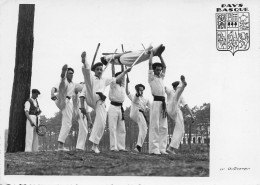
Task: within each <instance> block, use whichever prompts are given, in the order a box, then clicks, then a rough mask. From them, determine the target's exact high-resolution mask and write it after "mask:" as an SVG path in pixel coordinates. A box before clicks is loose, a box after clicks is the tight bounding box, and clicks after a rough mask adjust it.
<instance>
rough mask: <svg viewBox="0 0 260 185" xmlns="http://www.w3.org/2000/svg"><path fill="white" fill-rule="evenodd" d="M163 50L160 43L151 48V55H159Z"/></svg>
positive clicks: (163, 47)
mask: <svg viewBox="0 0 260 185" xmlns="http://www.w3.org/2000/svg"><path fill="white" fill-rule="evenodd" d="M164 50H165V46H163V45H162V44H161V45H160V46H158V47H156V48H153V55H154V56H161V55H162V52H163V51H164Z"/></svg>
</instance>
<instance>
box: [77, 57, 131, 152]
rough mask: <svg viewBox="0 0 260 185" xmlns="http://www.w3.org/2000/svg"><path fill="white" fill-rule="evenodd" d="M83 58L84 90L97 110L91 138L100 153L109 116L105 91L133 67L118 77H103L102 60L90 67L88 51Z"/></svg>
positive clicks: (92, 106) (93, 148)
mask: <svg viewBox="0 0 260 185" xmlns="http://www.w3.org/2000/svg"><path fill="white" fill-rule="evenodd" d="M81 58H82V63H83V67H82V73H83V75H84V80H85V87H84V88H85V89H83V92H84V91H86V94H87V96H85V98H86V102H87V104H88V105H89V106H90V107H91V108H93V109H94V110H95V111H96V118H95V122H94V126H93V129H92V132H91V135H90V138H89V140H90V141H91V142H92V143H93V146H92V151H94V152H95V153H100V151H99V149H98V144H99V142H100V139H101V138H102V136H103V133H104V129H105V125H106V117H107V112H106V109H105V99H106V96H105V95H104V94H103V93H104V91H105V88H106V87H107V86H108V85H110V84H111V83H112V82H116V81H119V79H121V78H122V77H123V76H124V75H125V74H126V73H127V72H129V71H131V68H128V69H127V70H125V71H124V72H122V73H121V74H120V75H118V76H117V77H111V78H103V77H102V74H103V64H102V63H101V62H98V63H96V64H94V65H93V66H92V68H91V69H90V65H89V64H88V62H87V61H86V52H83V53H82V54H81ZM91 70H92V71H94V73H95V75H92V74H91Z"/></svg>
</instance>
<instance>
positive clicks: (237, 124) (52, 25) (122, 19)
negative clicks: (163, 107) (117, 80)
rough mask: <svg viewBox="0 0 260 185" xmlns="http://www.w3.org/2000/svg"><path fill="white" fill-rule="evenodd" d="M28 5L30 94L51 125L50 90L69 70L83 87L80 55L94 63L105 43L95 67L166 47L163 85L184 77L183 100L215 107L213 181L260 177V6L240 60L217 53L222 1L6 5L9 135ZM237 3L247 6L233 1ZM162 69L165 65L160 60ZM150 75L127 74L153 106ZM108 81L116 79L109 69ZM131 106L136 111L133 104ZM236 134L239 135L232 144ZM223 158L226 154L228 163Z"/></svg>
mask: <svg viewBox="0 0 260 185" xmlns="http://www.w3.org/2000/svg"><path fill="white" fill-rule="evenodd" d="M22 2H24V3H35V4H36V5H35V18H34V49H33V67H32V81H31V88H37V89H39V90H40V91H41V95H40V96H39V98H38V100H39V104H40V107H41V109H42V114H44V115H46V116H47V117H52V116H53V115H54V113H56V112H58V109H57V108H56V105H55V104H54V102H53V101H51V99H50V90H51V88H52V86H53V85H55V84H56V83H58V82H59V77H60V72H61V68H62V66H63V65H64V64H68V66H69V67H72V68H74V70H75V73H74V78H73V81H74V82H81V81H83V75H82V71H81V67H82V64H81V58H80V55H81V53H82V51H86V52H87V57H88V61H89V62H92V59H93V56H94V53H95V50H96V47H97V44H98V43H100V44H101V45H100V48H99V52H98V55H97V58H96V62H97V61H99V59H100V57H101V54H102V53H103V52H113V51H115V49H118V51H121V44H123V45H124V49H125V50H126V51H135V50H142V49H143V48H142V44H143V45H144V46H145V47H148V46H149V44H152V45H153V46H157V45H159V44H164V46H165V47H166V49H165V51H164V52H163V54H162V56H163V57H164V60H165V62H166V65H167V70H166V77H165V80H164V83H165V85H166V86H169V87H171V83H172V82H174V81H176V80H179V78H180V75H184V76H185V77H186V80H187V83H188V86H187V87H186V89H185V91H184V93H183V96H184V98H185V100H186V102H187V103H188V104H189V106H190V107H194V106H196V105H197V106H200V105H202V104H203V103H211V137H212V140H211V149H212V151H216V152H214V153H212V155H211V156H212V158H213V159H214V160H213V161H212V162H211V165H213V166H214V168H213V169H212V171H211V173H213V174H215V176H214V177H219V176H218V175H220V176H221V175H222V176H221V177H223V175H224V177H225V178H227V179H230V180H232V178H234V176H235V177H236V178H237V180H240V182H241V183H242V182H244V181H243V180H242V177H239V176H238V174H233V173H231V172H230V173H228V172H223V173H222V174H219V171H218V169H219V168H220V167H223V166H225V167H227V166H231V167H232V166H235V165H236V166H240V167H247V166H250V167H252V169H253V170H252V171H251V172H250V174H249V175H254V174H255V172H256V170H259V166H256V165H254V164H255V163H257V162H258V164H259V163H260V159H259V157H256V156H254V155H253V154H252V155H253V156H251V158H252V159H254V161H252V160H247V159H248V152H247V151H253V150H255V148H254V146H259V144H260V143H259V141H260V139H257V138H259V135H260V131H259V130H260V129H259V122H260V120H259V116H256V115H259V108H258V107H259V106H258V105H259V103H260V97H259V90H260V85H259V82H258V81H257V79H259V78H260V63H259V61H260V60H259V58H260V52H259V49H260V42H259V40H260V32H259V30H260V21H259V20H260V13H259V12H260V11H259V10H260V3H259V2H258V1H256V0H250V1H246V2H245V3H244V6H245V7H248V8H249V11H250V24H251V28H250V38H251V40H250V49H249V50H248V51H244V52H242V51H241V52H237V53H236V54H235V55H234V56H233V55H232V54H231V53H230V52H227V51H225V52H224V51H218V50H217V49H216V25H215V13H216V8H218V7H220V6H221V3H226V2H224V1H206V0H194V1H188V0H184V1H168V0H161V1H156V0H154V1H151V0H143V1H138V0H131V1H127V0H121V1H119V0H111V1H105V0H95V1H94V0H87V1H83V0H77V1H74V2H73V3H72V1H68V0H63V1H60V0H57V1H50V0H46V1H18V0H9V1H7V0H4V1H0V40H1V42H0V67H1V68H0V69H1V75H0V81H1V97H0V101H1V106H0V111H1V124H2V125H1V126H2V127H3V128H8V122H9V111H10V101H11V94H12V84H13V77H14V66H15V47H16V33H17V21H18V7H19V3H22ZM233 3H241V1H237V0H234V1H233ZM156 61H159V59H158V58H157V57H154V62H156ZM116 69H117V70H119V68H118V67H117V68H116ZM147 73H148V61H146V62H143V63H141V64H138V65H136V66H135V67H133V69H132V71H131V72H130V74H129V76H130V91H131V92H134V86H135V84H137V83H143V84H144V85H145V86H146V89H145V92H144V96H146V97H148V98H150V99H152V97H151V92H150V87H149V85H148V82H147V78H148V74H147ZM104 76H105V77H109V76H111V70H110V68H107V70H106V71H105V73H104ZM107 90H108V88H107ZM106 93H108V91H107V92H106ZM108 104H109V102H107V105H108ZM125 106H130V101H129V100H128V99H127V98H126V101H125ZM234 128H235V130H234ZM230 130H232V132H236V134H232V139H230ZM242 136H243V137H242ZM249 136H250V137H249ZM251 136H252V137H251ZM241 137H242V138H243V139H241ZM235 141H236V142H239V144H240V145H238V144H236V143H235ZM220 143H221V144H220ZM248 143H254V145H253V144H252V145H248ZM222 144H223V145H222ZM230 146H232V151H231V150H230ZM241 148H243V150H242V151H241ZM221 151H228V152H226V153H225V155H223V153H221ZM236 153H239V156H237V155H236ZM241 159H242V160H241Z"/></svg>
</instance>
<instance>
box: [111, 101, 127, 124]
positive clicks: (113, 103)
mask: <svg viewBox="0 0 260 185" xmlns="http://www.w3.org/2000/svg"><path fill="white" fill-rule="evenodd" d="M111 105H114V106H121V113H122V120H125V117H124V108H123V103H118V102H115V101H111Z"/></svg>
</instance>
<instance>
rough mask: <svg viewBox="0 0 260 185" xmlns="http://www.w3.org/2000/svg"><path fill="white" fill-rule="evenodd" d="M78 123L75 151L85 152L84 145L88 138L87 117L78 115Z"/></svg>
mask: <svg viewBox="0 0 260 185" xmlns="http://www.w3.org/2000/svg"><path fill="white" fill-rule="evenodd" d="M78 123H79V133H78V140H77V145H76V149H80V150H85V144H86V140H87V136H88V122H87V117H86V116H84V117H83V114H82V113H79V118H78Z"/></svg>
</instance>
